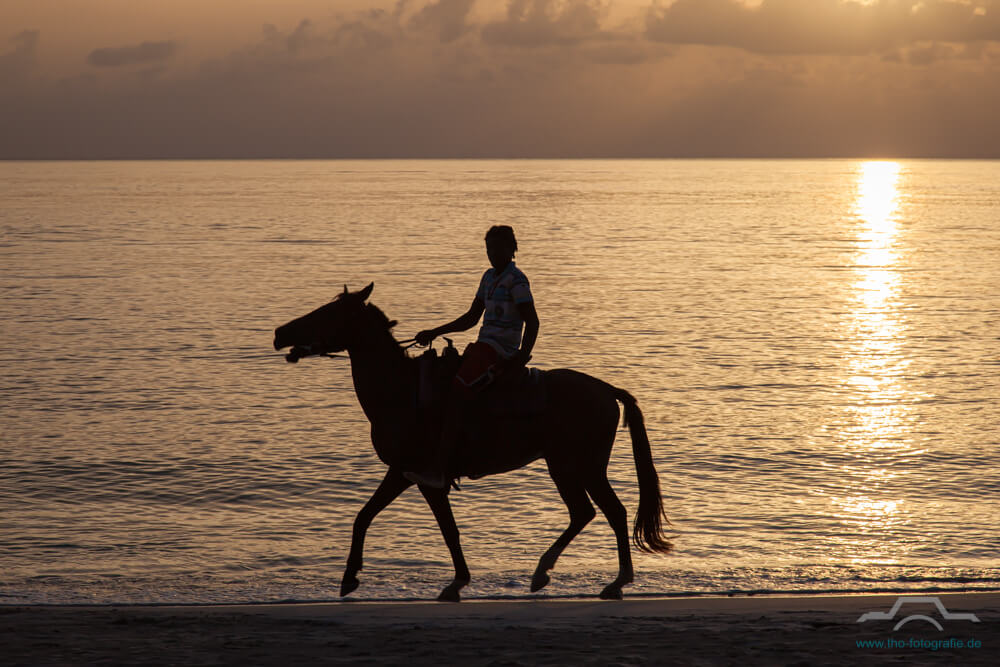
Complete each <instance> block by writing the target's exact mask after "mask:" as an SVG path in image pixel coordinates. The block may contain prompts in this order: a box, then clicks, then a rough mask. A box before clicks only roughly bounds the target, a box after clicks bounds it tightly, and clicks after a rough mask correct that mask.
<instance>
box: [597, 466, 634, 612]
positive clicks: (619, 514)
mask: <svg viewBox="0 0 1000 667" xmlns="http://www.w3.org/2000/svg"><path fill="white" fill-rule="evenodd" d="M587 492H588V493H589V494H590V497H591V498H593V499H594V502H595V503H597V506H598V507H600V508H601V511H602V512H604V516H606V517H607V519H608V523H610V524H611V528H612V530H614V531H615V540H616V541H617V542H618V578H617V579H615V580H614V581H612V582H611V583H610V584H608V585H607V586H606V587H605V588H604V590H603V591H601V598H602V599H605V600H620V599H621V598H622V586H624V585H626V584H630V583H632V578H633V576H634V573H633V570H632V553H631V552H630V551H629V541H628V517H627V516H626V513H625V506H624V505H622V503H621V501H620V500H618V495H617V494H616V493H615V490H614V489H612V488H611V484H610V483H609V482H608V476H607V473H605V472H604V471H602V472H601V474H600V476H599V477H597V478H595V479H593V480H592V481H589V482H588V483H587Z"/></svg>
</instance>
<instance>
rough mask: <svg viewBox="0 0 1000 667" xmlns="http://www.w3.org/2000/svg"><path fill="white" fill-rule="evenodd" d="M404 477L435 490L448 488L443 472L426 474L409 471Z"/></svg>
mask: <svg viewBox="0 0 1000 667" xmlns="http://www.w3.org/2000/svg"><path fill="white" fill-rule="evenodd" d="M403 477H405V478H406V479H408V480H410V481H411V482H414V483H416V484H420V485H422V486H431V487H434V488H435V489H443V488H445V487H446V486H448V480H447V479H445V476H444V473H443V472H432V473H425V472H413V471H407V472H404V473H403Z"/></svg>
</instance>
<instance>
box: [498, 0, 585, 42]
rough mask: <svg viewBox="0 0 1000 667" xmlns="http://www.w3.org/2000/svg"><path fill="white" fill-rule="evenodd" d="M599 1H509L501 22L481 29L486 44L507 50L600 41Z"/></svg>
mask: <svg viewBox="0 0 1000 667" xmlns="http://www.w3.org/2000/svg"><path fill="white" fill-rule="evenodd" d="M602 13H603V6H602V4H601V3H600V2H597V0H563V1H562V2H560V1H559V0H510V3H509V4H508V5H507V16H506V17H505V18H504V19H503V20H502V21H494V22H492V23H487V24H486V25H485V26H483V28H482V31H481V33H482V38H483V41H485V42H487V43H489V44H503V45H507V46H526V47H538V46H549V45H573V44H579V43H580V42H583V41H586V40H590V39H596V38H600V37H601V36H602V35H603V31H602V29H601V17H602Z"/></svg>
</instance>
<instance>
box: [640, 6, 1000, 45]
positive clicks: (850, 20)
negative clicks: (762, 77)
mask: <svg viewBox="0 0 1000 667" xmlns="http://www.w3.org/2000/svg"><path fill="white" fill-rule="evenodd" d="M646 35H647V36H648V37H649V38H650V39H653V40H656V41H661V42H667V43H671V44H705V45H713V46H732V47H738V48H742V49H745V50H747V51H751V52H755V53H763V54H824V53H831V54H866V53H872V52H877V53H882V52H887V51H890V50H891V49H894V48H898V47H901V46H905V45H909V44H913V43H914V42H921V41H936V42H974V41H983V40H985V41H1000V0H978V1H972V2H964V1H960V0H874V2H871V3H870V4H862V3H860V2H854V1H849V0H763V2H761V4H760V5H759V6H757V7H749V6H747V5H744V4H742V3H741V2H739V1H738V0H678V1H677V2H675V3H674V4H672V5H670V6H669V7H666V8H663V7H658V6H654V7H652V8H650V10H649V12H648V14H647V17H646Z"/></svg>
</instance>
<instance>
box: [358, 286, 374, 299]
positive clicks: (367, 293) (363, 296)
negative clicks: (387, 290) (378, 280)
mask: <svg viewBox="0 0 1000 667" xmlns="http://www.w3.org/2000/svg"><path fill="white" fill-rule="evenodd" d="M373 289H375V283H373V282H372V283H368V287H366V288H364V289H363V290H361V291H360V292H358V296H360V297H361V300H362V301H367V300H368V297H370V296H371V294H372V290H373Z"/></svg>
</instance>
